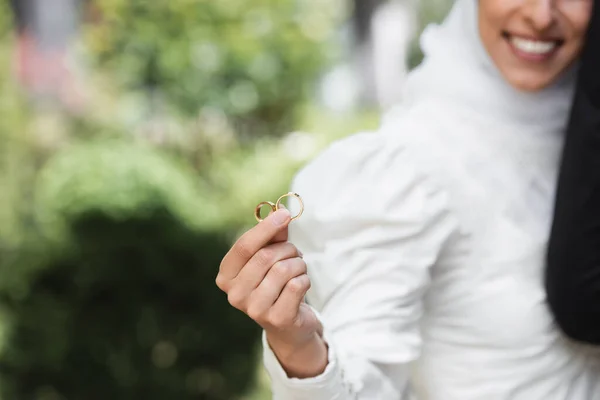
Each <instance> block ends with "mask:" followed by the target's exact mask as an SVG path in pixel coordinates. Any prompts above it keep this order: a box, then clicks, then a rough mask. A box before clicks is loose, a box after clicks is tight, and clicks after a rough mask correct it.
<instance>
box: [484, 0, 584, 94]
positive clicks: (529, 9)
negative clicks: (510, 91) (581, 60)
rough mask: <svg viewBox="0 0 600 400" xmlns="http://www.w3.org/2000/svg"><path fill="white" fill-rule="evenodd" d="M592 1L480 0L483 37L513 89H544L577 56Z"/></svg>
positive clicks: (495, 61) (582, 41)
mask: <svg viewBox="0 0 600 400" xmlns="http://www.w3.org/2000/svg"><path fill="white" fill-rule="evenodd" d="M592 4H593V0H479V31H480V35H481V40H482V42H483V44H484V46H485V48H486V50H487V52H488V53H489V54H490V56H491V58H492V60H493V61H494V63H495V64H496V66H497V67H498V69H499V70H500V72H501V73H502V75H503V76H504V78H505V79H506V80H507V81H508V82H509V83H510V84H511V85H512V86H514V87H515V88H517V89H520V90H526V91H536V90H540V89H543V88H545V87H547V86H549V85H551V84H552V83H553V82H555V81H556V80H557V79H558V77H559V76H560V75H561V74H562V73H563V72H564V71H565V70H566V69H568V68H569V67H570V66H571V65H572V64H573V63H574V61H575V60H576V59H577V57H578V56H579V54H580V52H581V49H582V47H583V44H584V40H585V36H586V33H587V27H588V23H589V21H590V17H591V13H592Z"/></svg>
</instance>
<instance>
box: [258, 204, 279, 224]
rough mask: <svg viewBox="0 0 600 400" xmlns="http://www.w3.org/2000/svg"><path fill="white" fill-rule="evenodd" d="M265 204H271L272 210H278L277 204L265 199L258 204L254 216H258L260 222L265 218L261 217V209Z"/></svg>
mask: <svg viewBox="0 0 600 400" xmlns="http://www.w3.org/2000/svg"><path fill="white" fill-rule="evenodd" d="M264 206H269V208H270V209H271V212H275V211H276V210H277V207H276V206H275V204H273V203H271V202H270V201H263V202H262V203H260V204H259V205H257V206H256V209H255V210H254V218H256V220H257V221H258V222H262V221H263V219H264V218H261V216H260V210H261V209H262V208H263V207H264ZM269 214H270V213H269Z"/></svg>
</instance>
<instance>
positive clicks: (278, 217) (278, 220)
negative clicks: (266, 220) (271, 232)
mask: <svg viewBox="0 0 600 400" xmlns="http://www.w3.org/2000/svg"><path fill="white" fill-rule="evenodd" d="M289 219H290V212H289V211H288V210H286V209H279V210H277V211H275V212H274V213H273V223H274V224H275V225H277V226H279V225H283V224H285V223H286V222H288V220H289Z"/></svg>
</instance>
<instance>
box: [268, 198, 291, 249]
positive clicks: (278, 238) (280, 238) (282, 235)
mask: <svg viewBox="0 0 600 400" xmlns="http://www.w3.org/2000/svg"><path fill="white" fill-rule="evenodd" d="M279 208H283V209H286V210H287V208H286V207H285V206H284V205H283V204H281V205H280V206H279ZM288 230H289V223H288V225H286V226H285V227H282V228H281V230H280V231H279V232H277V234H276V235H275V236H274V237H273V240H272V243H279V242H287V240H288Z"/></svg>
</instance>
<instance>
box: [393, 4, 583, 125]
mask: <svg viewBox="0 0 600 400" xmlns="http://www.w3.org/2000/svg"><path fill="white" fill-rule="evenodd" d="M421 48H422V50H423V53H424V55H425V58H424V61H423V63H422V64H421V65H420V66H419V67H418V68H416V69H415V70H414V71H412V72H411V74H410V75H409V77H408V80H407V83H406V88H405V93H404V101H403V106H404V107H406V106H410V105H411V104H414V103H415V102H417V101H419V100H420V99H423V98H434V97H435V98H438V99H442V100H444V99H445V100H447V101H449V102H451V103H454V104H455V105H459V106H462V107H466V108H469V109H470V110H471V111H474V112H478V113H480V114H483V115H485V114H487V115H493V116H495V117H499V118H501V119H502V120H505V121H506V120H510V121H512V122H514V123H515V124H517V125H519V126H522V127H523V128H526V130H527V131H528V132H531V133H539V134H544V135H548V134H560V135H562V133H563V132H564V129H565V126H566V122H567V120H568V114H569V110H570V107H571V103H572V91H573V87H574V81H575V73H574V70H575V68H574V67H573V68H571V69H570V70H569V71H568V72H567V73H565V74H564V75H563V76H562V77H561V78H560V79H559V80H558V81H557V82H555V84H554V85H552V86H551V87H548V88H546V89H543V90H542V91H540V92H535V93H527V92H521V91H518V90H516V89H514V88H513V87H511V86H510V85H509V84H508V83H507V81H506V80H505V79H504V78H503V77H502V76H501V74H500V72H499V71H498V69H497V68H496V66H495V65H494V64H493V62H492V60H491V58H490V57H489V55H488V54H487V52H486V50H485V48H484V47H483V44H482V42H481V39H480V35H479V28H478V0H457V1H456V3H455V4H454V6H453V9H452V11H451V12H450V14H449V15H448V17H447V18H446V19H445V21H444V22H443V23H442V24H441V25H431V26H429V27H427V28H426V30H425V31H424V33H423V35H422V36H421Z"/></svg>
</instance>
